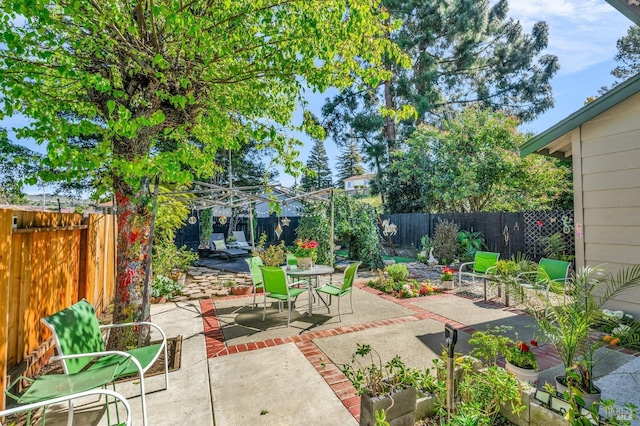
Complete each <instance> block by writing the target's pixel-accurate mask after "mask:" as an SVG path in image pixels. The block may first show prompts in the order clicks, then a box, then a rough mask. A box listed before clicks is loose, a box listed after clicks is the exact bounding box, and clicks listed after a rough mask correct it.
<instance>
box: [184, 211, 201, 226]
mask: <svg viewBox="0 0 640 426" xmlns="http://www.w3.org/2000/svg"><path fill="white" fill-rule="evenodd" d="M187 222H189V223H190V224H191V225H195V224H196V223H197V222H198V218H197V217H196V211H195V210H194V209H193V208H192V209H191V216H190V217H189V219H188V220H187Z"/></svg>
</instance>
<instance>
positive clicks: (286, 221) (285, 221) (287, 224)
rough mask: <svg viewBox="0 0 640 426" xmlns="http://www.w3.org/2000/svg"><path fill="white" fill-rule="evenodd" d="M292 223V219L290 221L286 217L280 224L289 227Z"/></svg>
mask: <svg viewBox="0 0 640 426" xmlns="http://www.w3.org/2000/svg"><path fill="white" fill-rule="evenodd" d="M290 222H291V219H289V218H288V217H286V216H285V217H284V219H282V220H281V221H280V223H282V226H289V223H290Z"/></svg>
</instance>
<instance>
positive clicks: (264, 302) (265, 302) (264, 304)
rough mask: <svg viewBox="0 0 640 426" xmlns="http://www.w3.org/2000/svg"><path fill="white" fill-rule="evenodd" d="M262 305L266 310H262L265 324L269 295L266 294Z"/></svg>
mask: <svg viewBox="0 0 640 426" xmlns="http://www.w3.org/2000/svg"><path fill="white" fill-rule="evenodd" d="M262 305H263V307H264V309H262V322H264V317H265V315H266V314H267V293H265V294H264V299H263V302H262Z"/></svg>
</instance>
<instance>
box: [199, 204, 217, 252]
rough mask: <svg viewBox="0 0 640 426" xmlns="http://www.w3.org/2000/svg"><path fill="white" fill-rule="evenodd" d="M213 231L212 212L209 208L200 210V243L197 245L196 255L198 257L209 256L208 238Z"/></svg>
mask: <svg viewBox="0 0 640 426" xmlns="http://www.w3.org/2000/svg"><path fill="white" fill-rule="evenodd" d="M212 232H213V214H212V212H211V209H205V210H202V212H200V245H199V246H198V255H200V257H209V255H210V254H211V248H210V247H209V240H210V239H211V233H212Z"/></svg>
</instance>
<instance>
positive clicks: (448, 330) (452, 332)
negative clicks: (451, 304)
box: [444, 323, 458, 422]
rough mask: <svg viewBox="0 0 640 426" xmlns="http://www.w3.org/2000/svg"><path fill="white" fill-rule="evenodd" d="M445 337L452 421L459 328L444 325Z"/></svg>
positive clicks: (449, 409)
mask: <svg viewBox="0 0 640 426" xmlns="http://www.w3.org/2000/svg"><path fill="white" fill-rule="evenodd" d="M444 339H445V342H446V344H447V422H450V421H451V411H452V410H453V408H454V407H453V404H454V400H453V392H454V387H453V366H454V362H455V360H454V359H453V358H454V355H455V347H456V342H457V341H458V330H457V329H456V328H455V327H454V326H452V325H451V324H448V323H447V324H445V325H444Z"/></svg>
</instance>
